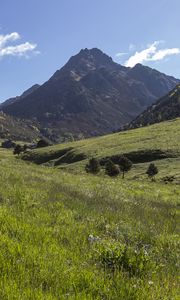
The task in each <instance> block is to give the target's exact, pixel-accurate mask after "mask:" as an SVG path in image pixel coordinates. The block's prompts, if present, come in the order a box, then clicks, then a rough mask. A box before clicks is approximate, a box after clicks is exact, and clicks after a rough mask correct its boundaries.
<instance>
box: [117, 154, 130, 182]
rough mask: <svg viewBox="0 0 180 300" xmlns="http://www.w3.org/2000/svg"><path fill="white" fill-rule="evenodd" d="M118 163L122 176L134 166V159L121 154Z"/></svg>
mask: <svg viewBox="0 0 180 300" xmlns="http://www.w3.org/2000/svg"><path fill="white" fill-rule="evenodd" d="M118 165H119V167H120V170H121V172H122V173H123V174H122V178H124V175H125V173H126V172H128V171H129V170H130V169H131V168H132V161H131V160H130V159H128V158H127V157H125V156H121V157H120V158H119V161H118Z"/></svg>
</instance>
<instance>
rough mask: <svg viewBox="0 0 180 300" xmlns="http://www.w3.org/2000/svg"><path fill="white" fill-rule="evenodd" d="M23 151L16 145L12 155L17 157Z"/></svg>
mask: <svg viewBox="0 0 180 300" xmlns="http://www.w3.org/2000/svg"><path fill="white" fill-rule="evenodd" d="M22 151H23V148H22V147H21V145H19V144H17V145H16V146H15V147H14V151H13V154H14V155H16V154H17V155H18V156H19V154H20V153H21V152H22Z"/></svg>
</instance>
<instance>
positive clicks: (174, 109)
mask: <svg viewBox="0 0 180 300" xmlns="http://www.w3.org/2000/svg"><path fill="white" fill-rule="evenodd" d="M178 117H180V85H177V86H176V87H175V89H173V90H172V91H171V92H170V93H169V94H168V95H166V96H164V97H162V98H161V99H159V100H158V101H157V102H156V103H155V104H153V105H152V106H150V107H149V108H148V109H147V110H145V111H144V112H143V113H142V114H141V115H139V116H138V117H137V118H136V119H135V120H133V121H132V122H131V123H130V124H129V125H128V126H127V128H128V129H130V128H137V127H141V126H145V125H150V124H154V123H159V122H162V121H166V120H172V119H175V118H178Z"/></svg>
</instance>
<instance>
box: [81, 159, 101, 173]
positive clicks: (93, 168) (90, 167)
mask: <svg viewBox="0 0 180 300" xmlns="http://www.w3.org/2000/svg"><path fill="white" fill-rule="evenodd" d="M85 169H86V172H89V173H93V174H97V173H99V172H100V170H101V167H100V164H99V160H98V159H97V158H91V159H90V160H89V163H88V164H87V165H86V167H85Z"/></svg>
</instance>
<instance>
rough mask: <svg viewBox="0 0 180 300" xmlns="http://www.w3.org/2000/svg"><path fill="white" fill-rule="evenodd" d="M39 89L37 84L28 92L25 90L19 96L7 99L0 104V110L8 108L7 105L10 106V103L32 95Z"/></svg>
mask: <svg viewBox="0 0 180 300" xmlns="http://www.w3.org/2000/svg"><path fill="white" fill-rule="evenodd" d="M39 87H40V85H39V84H34V85H33V86H32V87H30V88H29V89H28V90H26V91H25V92H24V93H23V94H22V95H21V96H16V97H13V98H9V99H7V100H6V101H4V102H3V103H1V104H0V109H1V108H2V107H5V106H8V105H10V104H12V103H15V102H17V101H19V100H22V99H23V98H25V97H26V96H29V95H30V94H31V93H33V92H34V91H36V90H37V89H38V88H39Z"/></svg>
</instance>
